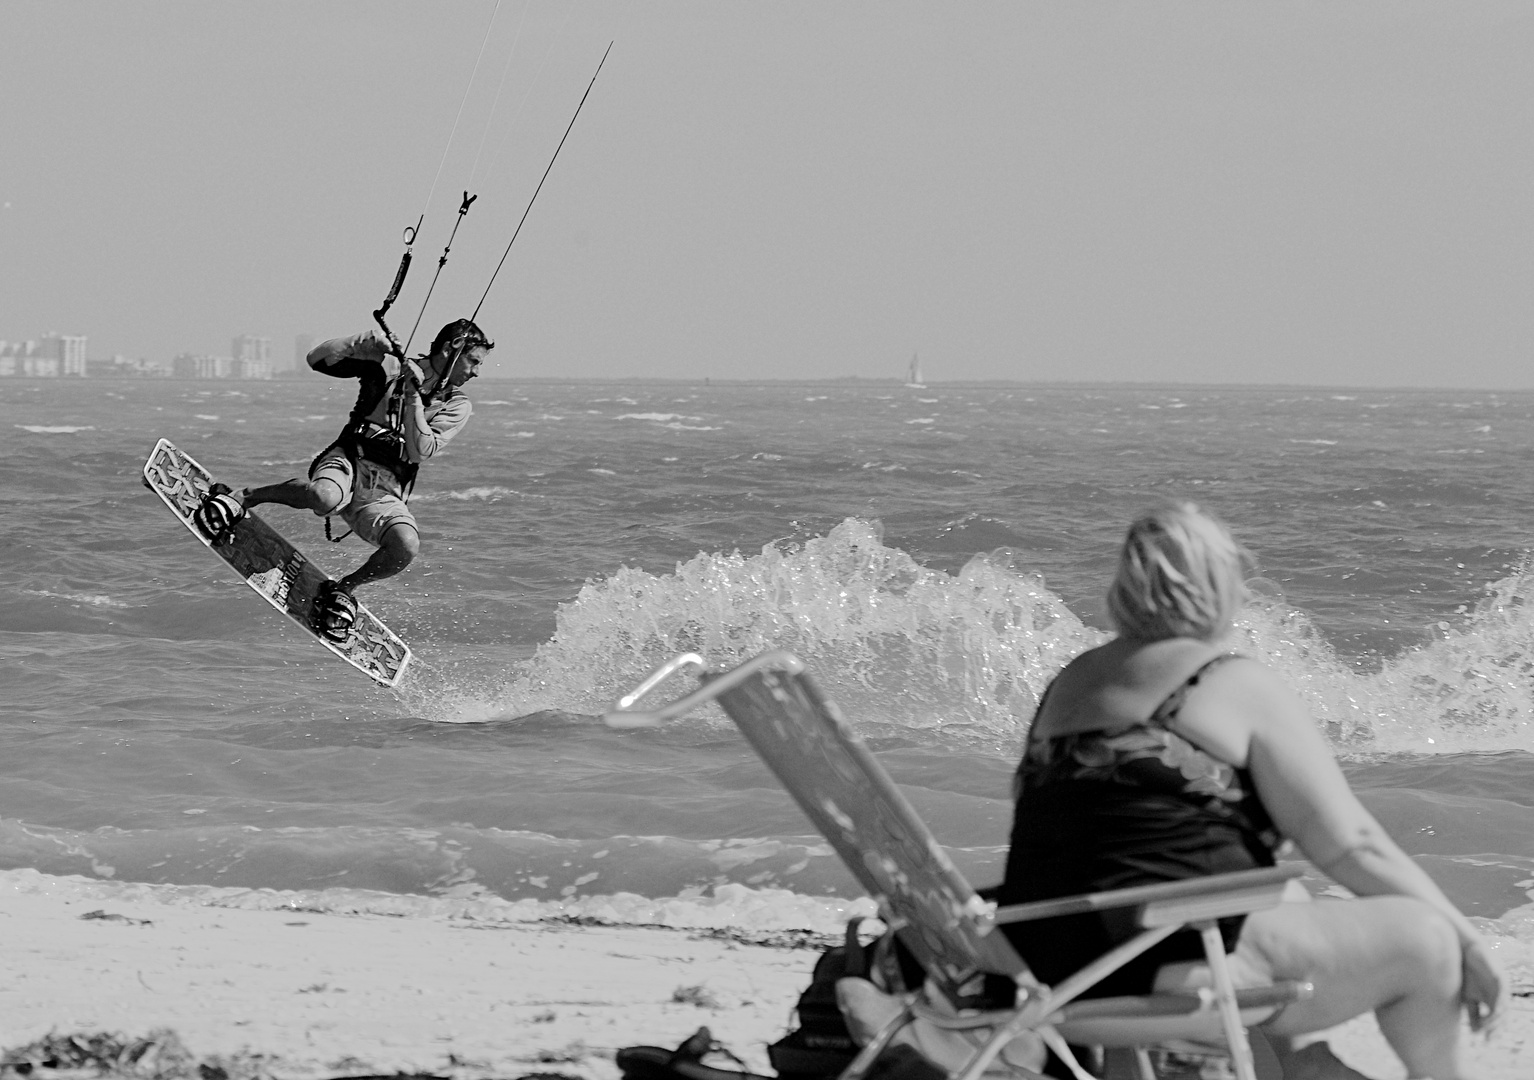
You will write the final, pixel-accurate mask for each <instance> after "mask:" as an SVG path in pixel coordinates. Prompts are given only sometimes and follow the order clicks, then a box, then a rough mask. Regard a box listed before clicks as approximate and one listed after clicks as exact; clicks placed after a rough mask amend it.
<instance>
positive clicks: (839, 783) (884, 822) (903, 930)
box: [604, 652, 1311, 1080]
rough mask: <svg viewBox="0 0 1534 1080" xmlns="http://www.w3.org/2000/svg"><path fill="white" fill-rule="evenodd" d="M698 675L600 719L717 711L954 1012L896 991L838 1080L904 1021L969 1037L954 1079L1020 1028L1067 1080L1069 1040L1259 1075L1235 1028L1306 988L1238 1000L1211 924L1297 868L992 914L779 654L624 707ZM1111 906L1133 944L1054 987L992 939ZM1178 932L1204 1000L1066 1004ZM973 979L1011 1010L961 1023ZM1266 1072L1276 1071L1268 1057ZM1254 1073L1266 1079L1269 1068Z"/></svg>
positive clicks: (1120, 1057)
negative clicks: (1185, 1047) (1196, 957)
mask: <svg viewBox="0 0 1534 1080" xmlns="http://www.w3.org/2000/svg"><path fill="white" fill-rule="evenodd" d="M704 667H705V664H704V661H703V659H702V657H700V656H698V655H697V654H695V653H687V654H684V655H681V656H678V657H676V658H675V659H673V660H671V661H669V662H668V663H666V664H664V665H662V666H661V667H660V668H659V669H657V670H656V671H655V672H654V673H652V674H651V675H650V677H649V678H647V679H646V680H645V681H644V682H643V683H642V684H641V685H640V686H639V687H638V688H637V689H636V690H635V691H634V692H633V693H632V694H630V695H628V696H626V697H624V698H621V699H620V700H619V701H618V702H617V703H616V704H615V705H614V707H613V709H612V710H611V711H610V712H608V713H607V714H606V715H605V716H604V720H605V721H606V722H607V723H608V724H609V725H610V726H612V727H648V726H656V725H659V724H662V723H664V722H665V721H667V720H669V719H672V718H675V717H677V716H680V715H682V714H683V713H685V712H687V711H689V710H690V709H693V708H695V707H697V706H698V705H700V704H702V703H703V702H705V701H709V700H717V701H718V702H719V705H720V706H721V707H722V708H723V709H724V711H725V712H726V713H727V714H728V715H729V716H730V718H731V719H733V720H734V721H735V723H736V725H737V726H738V727H739V728H740V730H741V732H742V733H743V734H744V735H745V736H746V739H747V740H748V741H749V742H750V743H751V745H752V746H753V747H754V748H755V749H756V752H757V753H758V754H759V755H760V756H761V758H762V759H763V761H765V762H766V763H767V765H768V767H769V768H770V769H771V770H772V771H773V773H775V774H776V775H777V777H778V779H779V780H780V781H781V782H782V783H783V786H784V787H786V788H787V789H788V791H789V793H790V794H791V795H792V796H793V797H794V799H795V801H796V802H797V803H798V804H799V806H800V808H801V809H802V810H803V811H804V813H805V814H806V815H808V817H809V818H810V820H811V821H812V822H813V823H814V824H815V827H816V828H817V829H819V830H820V832H821V833H822V834H823V835H824V836H825V838H826V839H827V840H828V841H830V843H831V845H832V846H833V847H834V848H835V849H836V851H837V853H838V854H839V855H840V856H841V858H842V861H843V862H845V863H846V864H847V868H848V869H849V870H851V872H852V874H853V875H854V876H855V877H856V878H857V879H858V881H859V883H861V884H862V886H863V887H864V888H865V889H866V890H867V891H868V894H869V895H870V896H871V897H872V898H873V899H874V901H875V902H876V903H877V904H878V906H879V912H880V917H881V919H882V920H883V922H884V923H885V925H886V926H887V927H889V928H890V929H891V930H892V931H893V932H894V933H895V934H896V935H897V937H898V938H899V940H900V942H901V943H902V944H903V945H904V946H905V947H906V948H907V949H908V950H909V951H910V952H911V953H912V954H913V955H914V956H915V958H916V959H917V960H918V961H920V963H921V965H922V967H923V968H924V969H925V971H926V973H927V979H928V983H929V985H930V986H932V987H933V988H934V989H935V990H936V991H938V992H939V993H940V994H941V995H942V997H943V998H946V999H947V1001H948V1003H950V1004H951V1005H952V1006H953V1008H952V1009H944V1010H938V1009H933V1008H932V1007H931V1006H930V1005H928V1004H924V1003H923V1002H922V1000H921V997H920V995H910V996H909V1000H907V1001H906V1002H905V1003H904V1004H903V1006H902V1007H901V1008H900V1010H899V1012H898V1013H897V1014H896V1015H895V1016H894V1017H893V1018H892V1019H891V1020H890V1021H889V1022H888V1023H886V1024H885V1025H884V1026H883V1028H882V1029H880V1030H879V1031H878V1033H877V1035H875V1036H874V1037H873V1039H872V1040H871V1041H870V1042H869V1043H868V1044H867V1045H866V1046H865V1047H864V1048H863V1049H862V1051H861V1052H860V1053H859V1054H858V1056H857V1057H856V1058H855V1059H854V1060H853V1062H852V1064H851V1065H849V1066H848V1068H847V1069H846V1071H844V1072H843V1073H842V1080H857V1078H859V1077H861V1076H862V1075H863V1074H864V1073H865V1072H866V1071H867V1070H868V1068H869V1066H870V1065H872V1063H873V1061H874V1059H875V1058H876V1057H877V1056H878V1055H879V1053H880V1052H881V1051H882V1050H883V1049H884V1047H885V1046H886V1045H888V1044H889V1042H890V1041H891V1040H892V1039H894V1038H895V1037H896V1036H897V1035H898V1034H899V1033H900V1031H901V1029H902V1028H903V1027H904V1026H905V1025H906V1024H908V1023H910V1022H911V1021H912V1020H913V1019H915V1018H918V1017H920V1018H922V1019H924V1020H927V1021H928V1022H930V1023H933V1024H936V1025H938V1026H939V1027H947V1028H949V1029H966V1030H971V1031H976V1030H979V1031H981V1036H980V1038H979V1039H977V1046H978V1048H977V1049H976V1050H975V1052H974V1054H973V1057H972V1058H971V1059H970V1060H969V1061H968V1062H966V1063H965V1064H964V1065H963V1066H962V1067H961V1068H959V1069H958V1070H957V1071H955V1072H954V1073H953V1076H954V1078H955V1080H976V1078H977V1077H979V1076H980V1074H981V1073H982V1072H984V1071H985V1070H986V1068H987V1066H989V1065H991V1063H992V1062H993V1061H994V1060H995V1059H996V1057H997V1055H998V1054H1000V1053H1001V1051H1002V1050H1003V1049H1004V1048H1005V1047H1006V1046H1007V1044H1008V1043H1009V1042H1011V1041H1012V1040H1013V1039H1015V1038H1017V1037H1018V1036H1020V1035H1022V1034H1024V1033H1026V1032H1034V1033H1036V1034H1037V1035H1038V1036H1039V1037H1041V1038H1042V1039H1043V1040H1044V1042H1045V1043H1046V1045H1048V1046H1049V1047H1050V1048H1051V1049H1052V1050H1054V1052H1055V1054H1056V1056H1058V1057H1059V1058H1061V1060H1062V1061H1064V1062H1065V1063H1066V1064H1067V1067H1069V1068H1070V1069H1071V1070H1072V1071H1073V1072H1074V1073H1075V1074H1076V1075H1077V1076H1078V1077H1082V1078H1086V1077H1088V1076H1089V1074H1088V1073H1086V1072H1085V1070H1084V1069H1082V1067H1081V1066H1080V1064H1079V1063H1078V1061H1077V1059H1076V1058H1075V1056H1074V1055H1073V1054H1072V1052H1071V1050H1070V1049H1069V1047H1070V1045H1076V1046H1088V1047H1101V1048H1105V1049H1108V1050H1117V1051H1118V1053H1117V1054H1110V1055H1109V1056H1108V1058H1107V1060H1109V1061H1110V1062H1113V1063H1114V1064H1113V1065H1111V1066H1110V1071H1111V1072H1117V1071H1118V1068H1119V1067H1120V1066H1124V1065H1127V1066H1128V1067H1129V1068H1130V1069H1132V1070H1135V1071H1136V1072H1137V1073H1138V1076H1139V1077H1140V1078H1142V1080H1155V1072H1154V1069H1153V1067H1152V1064H1151V1057H1150V1054H1149V1053H1148V1052H1147V1048H1148V1047H1154V1046H1166V1045H1178V1044H1187V1043H1193V1044H1197V1045H1200V1046H1202V1047H1204V1048H1205V1050H1206V1052H1208V1051H1207V1048H1208V1047H1209V1046H1211V1045H1214V1046H1223V1047H1225V1048H1226V1049H1227V1051H1228V1053H1229V1055H1230V1058H1231V1061H1232V1064H1233V1066H1234V1070H1235V1074H1236V1076H1237V1077H1238V1078H1239V1080H1258V1073H1257V1069H1256V1065H1255V1064H1254V1060H1253V1053H1252V1048H1251V1043H1250V1042H1249V1040H1248V1038H1247V1033H1246V1028H1247V1027H1248V1026H1249V1025H1252V1024H1256V1023H1260V1022H1261V1021H1263V1020H1265V1019H1267V1018H1268V1017H1270V1016H1271V1015H1273V1014H1274V1013H1275V1012H1276V1011H1277V1010H1278V1009H1279V1008H1281V1007H1282V1006H1283V1005H1285V1004H1287V1003H1288V1002H1291V1001H1294V1000H1298V999H1301V998H1304V997H1307V996H1309V994H1310V992H1311V988H1310V986H1309V984H1304V983H1285V984H1281V985H1278V986H1273V987H1263V988H1259V989H1255V990H1250V989H1249V990H1237V989H1236V988H1235V987H1234V985H1233V983H1232V980H1231V976H1230V972H1229V970H1228V967H1227V964H1226V957H1225V946H1224V942H1223V940H1222V939H1221V937H1220V932H1219V929H1218V926H1217V920H1219V919H1221V918H1225V917H1227V916H1231V915H1239V914H1246V913H1248V912H1252V911H1256V910H1260V909H1262V908H1265V907H1269V906H1272V905H1274V904H1277V903H1279V902H1280V900H1281V898H1282V895H1283V892H1284V887H1285V885H1286V883H1287V882H1288V881H1289V880H1290V879H1291V878H1294V877H1296V876H1298V874H1299V873H1300V870H1299V868H1297V867H1292V868H1282V867H1275V868H1272V869H1261V870H1248V871H1241V872H1238V873H1233V874H1223V875H1217V876H1213V877H1208V878H1200V879H1196V880H1189V881H1177V882H1170V883H1166V884H1160V885H1149V886H1137V887H1133V888H1127V889H1119V890H1114V891H1112V892H1102V893H1091V894H1086V895H1081V896H1072V897H1065V898H1061V899H1057V900H1045V901H1039V902H1035V903H1028V904H1019V905H1013V906H1009V907H1002V908H995V907H994V906H993V905H991V904H989V903H987V902H986V901H984V900H982V899H981V898H980V897H979V896H978V895H977V894H976V892H975V891H974V889H972V888H971V887H970V885H969V883H968V882H966V881H965V880H964V878H963V876H962V875H961V874H960V873H959V872H958V871H957V870H956V869H955V868H954V866H953V863H952V862H951V861H950V860H949V858H948V855H947V853H946V852H945V851H944V850H943V848H942V847H940V846H939V845H938V843H937V841H936V840H935V839H934V838H933V836H932V834H931V833H930V832H929V831H928V830H927V827H926V826H925V825H924V824H922V822H921V820H920V819H919V818H918V817H917V816H916V813H915V811H914V810H912V808H911V806H910V804H909V803H908V802H907V801H906V799H905V797H904V796H902V795H901V793H900V791H899V789H898V788H896V787H895V785H894V782H893V781H891V780H890V778H889V775H888V774H887V773H886V772H885V771H884V769H883V767H882V766H881V765H880V764H879V763H878V761H877V760H876V759H875V758H874V757H873V755H872V754H871V753H870V752H869V750H868V748H867V746H866V745H865V744H864V743H863V741H862V740H861V739H860V738H859V737H858V736H857V734H856V733H855V732H854V731H853V729H852V726H851V725H850V724H849V723H848V722H847V721H846V720H845V719H844V718H843V717H842V715H841V713H840V711H839V710H838V709H837V708H836V706H835V704H833V703H832V702H831V701H829V700H827V699H826V698H825V697H824V696H823V695H822V694H821V693H820V691H819V689H818V688H817V687H816V686H815V684H814V682H813V681H812V680H811V679H810V677H809V676H808V674H806V672H805V670H804V664H803V662H802V661H800V660H799V659H798V658H797V657H795V656H793V655H792V654H791V653H787V652H767V653H763V654H761V655H759V656H757V657H754V658H753V659H751V660H748V661H747V662H745V663H744V664H741V665H740V666H739V667H736V668H734V669H732V670H731V671H728V672H725V673H723V674H719V675H711V674H709V673H707V672H704V673H703V674H702V675H701V678H702V685H701V686H700V687H699V688H698V689H697V690H695V691H694V692H693V693H691V694H689V695H687V696H685V697H683V698H681V699H679V700H677V701H674V702H672V703H671V704H669V705H667V706H665V707H664V708H661V709H658V710H651V711H637V710H635V708H634V706H635V704H636V703H637V702H638V701H639V700H640V699H641V698H642V697H644V695H646V694H647V693H649V692H650V691H651V690H653V689H654V688H655V687H656V686H658V685H659V684H660V683H661V682H663V681H664V680H665V679H667V678H668V677H670V676H671V675H672V674H674V673H676V672H678V671H680V670H682V669H684V668H697V669H700V670H701V669H703V668H704ZM1118 908H1133V909H1134V910H1135V911H1136V912H1137V920H1138V925H1139V926H1140V928H1141V931H1140V933H1139V934H1138V935H1137V936H1135V937H1134V938H1132V939H1131V940H1129V941H1126V942H1124V943H1122V944H1120V945H1118V946H1117V947H1115V948H1114V949H1112V950H1111V951H1109V952H1108V953H1106V954H1105V955H1103V956H1101V957H1099V958H1098V959H1096V960H1094V961H1092V962H1091V963H1089V964H1088V965H1087V966H1086V967H1084V968H1082V969H1081V970H1080V971H1078V972H1076V973H1075V974H1073V975H1071V976H1069V977H1067V978H1066V979H1064V980H1062V981H1061V982H1059V983H1057V984H1055V985H1053V986H1045V985H1043V984H1042V983H1041V982H1039V981H1038V980H1037V979H1036V978H1035V977H1034V976H1033V975H1032V973H1031V972H1030V971H1029V969H1028V966H1027V964H1026V963H1024V961H1023V960H1022V958H1021V957H1019V956H1018V955H1017V953H1016V952H1015V951H1014V950H1013V948H1012V945H1011V943H1010V942H1009V941H1008V940H1007V937H1006V935H1004V934H1002V933H999V932H997V930H996V928H997V927H998V926H999V925H1001V924H1003V923H1007V922H1018V921H1024V920H1029V919H1042V918H1050V917H1053V916H1058V915H1069V914H1076V913H1081V912H1093V911H1103V910H1109V909H1118ZM1188 927H1191V928H1194V929H1196V930H1198V931H1199V932H1200V934H1201V935H1202V938H1203V942H1204V948H1205V952H1206V955H1207V956H1208V961H1209V966H1210V970H1211V974H1212V976H1213V981H1214V984H1215V985H1214V987H1213V988H1212V989H1210V990H1205V991H1201V992H1199V993H1187V994H1150V995H1144V996H1135V997H1112V998H1091V999H1086V1000H1077V999H1078V998H1079V997H1080V995H1081V994H1082V993H1083V992H1084V991H1086V990H1088V989H1090V988H1091V987H1092V986H1093V985H1094V984H1095V983H1097V982H1099V981H1100V980H1101V979H1102V978H1103V977H1105V976H1106V975H1108V974H1109V973H1111V972H1113V971H1115V970H1117V969H1118V968H1119V967H1121V966H1123V965H1124V964H1125V963H1127V962H1129V961H1130V960H1132V959H1134V958H1135V957H1136V956H1138V955H1140V954H1141V953H1143V952H1144V951H1145V950H1147V949H1149V948H1151V947H1152V946H1153V945H1155V944H1156V943H1157V942H1159V941H1162V940H1163V939H1165V938H1166V937H1168V936H1170V935H1171V934H1173V933H1176V932H1177V931H1178V930H1181V929H1184V928H1188ZM987 974H992V975H1005V976H1007V977H1009V978H1011V979H1012V980H1013V981H1014V982H1015V983H1016V985H1017V997H1016V1001H1015V1004H1014V1006H1013V1007H1012V1008H1009V1009H1006V1010H1002V1011H992V1012H989V1013H984V1014H980V1015H975V1014H973V1011H972V1010H965V1008H964V1006H965V1005H966V1004H967V1003H968V1002H969V1001H972V1000H973V999H972V997H971V994H972V992H973V990H974V988H975V986H976V984H977V983H978V982H980V981H982V980H983V977H984V976H985V975H987ZM966 1012H968V1013H969V1015H966ZM984 1029H989V1033H988V1034H985V1031H984ZM1125 1051H1132V1053H1128V1054H1126V1053H1125ZM1269 1065H1270V1066H1275V1067H1276V1062H1269ZM1012 1068H1013V1071H1014V1072H1020V1073H1021V1074H1022V1075H1025V1076H1038V1075H1039V1074H1038V1073H1033V1072H1031V1071H1030V1070H1028V1069H1026V1068H1019V1067H1017V1066H1015V1065H1014V1066H1012ZM1264 1073H1265V1074H1270V1075H1276V1073H1270V1069H1269V1068H1268V1067H1265V1068H1264ZM1119 1075H1134V1073H1129V1074H1124V1073H1119Z"/></svg>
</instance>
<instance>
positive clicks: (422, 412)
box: [400, 379, 474, 462]
mask: <svg viewBox="0 0 1534 1080" xmlns="http://www.w3.org/2000/svg"><path fill="white" fill-rule="evenodd" d="M400 411H401V416H400V429H401V433H402V434H403V435H404V436H405V454H406V456H408V457H409V458H410V460H411V461H414V462H422V461H425V460H426V459H427V458H429V457H431V456H432V455H433V454H436V453H438V452H440V451H441V449H442V448H443V447H444V446H446V445H447V443H448V440H449V439H451V438H452V437H453V436H454V435H457V434H458V432H459V431H460V430H462V428H463V426H464V425H465V424H467V423H468V422H469V415H470V414H471V413H472V412H473V411H474V406H473V405H471V404H470V403H469V399H468V398H467V397H466V396H465V395H463V394H458V395H456V396H455V397H453V399H452V400H450V401H446V402H444V403H443V404H442V407H441V408H440V409H438V410H437V411H436V412H435V413H433V414H432V417H431V419H430V420H427V419H426V407H425V406H424V405H423V404H422V403H421V393H420V391H419V390H418V389H417V388H416V386H415V384H414V383H412V382H410V381H409V380H408V379H407V380H406V381H405V401H404V408H403V409H401V410H400Z"/></svg>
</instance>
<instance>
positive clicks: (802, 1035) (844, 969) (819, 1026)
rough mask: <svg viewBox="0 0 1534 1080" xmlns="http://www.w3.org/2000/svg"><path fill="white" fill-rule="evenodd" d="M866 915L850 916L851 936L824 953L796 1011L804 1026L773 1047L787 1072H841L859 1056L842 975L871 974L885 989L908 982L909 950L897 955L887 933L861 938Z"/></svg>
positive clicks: (781, 1071)
mask: <svg viewBox="0 0 1534 1080" xmlns="http://www.w3.org/2000/svg"><path fill="white" fill-rule="evenodd" d="M861 922H862V920H861V919H850V920H848V922H847V937H846V940H845V941H844V942H843V943H842V944H841V945H835V946H833V947H831V948H829V949H827V950H826V951H825V952H823V953H821V954H820V957H819V959H817V960H816V961H815V970H814V972H813V973H812V974H811V975H810V985H809V987H808V988H807V989H806V990H805V991H804V993H802V994H800V995H799V1003H798V1005H796V1006H795V1007H794V1011H795V1012H796V1013H797V1014H798V1016H799V1027H798V1029H797V1030H795V1031H791V1032H789V1033H788V1034H787V1035H785V1036H783V1038H781V1039H779V1040H778V1041H777V1042H775V1043H773V1044H772V1045H771V1046H769V1047H767V1059H768V1060H769V1061H771V1062H772V1067H773V1068H774V1069H775V1070H777V1073H778V1075H779V1076H781V1077H786V1078H793V1080H821V1078H823V1077H827V1076H835V1075H836V1074H837V1073H839V1072H841V1071H842V1070H843V1069H845V1068H846V1067H847V1064H848V1063H849V1062H850V1061H851V1060H852V1059H853V1058H854V1057H856V1056H857V1052H858V1044H857V1043H855V1042H853V1041H852V1034H851V1033H850V1032H849V1031H848V1030H847V1022H846V1021H845V1020H843V1019H842V1010H841V1008H840V1007H839V1006H838V1005H837V1004H836V981H837V980H838V979H842V978H847V977H849V976H855V977H857V978H860V979H868V980H869V981H870V982H872V983H874V985H876V986H878V987H880V988H881V989H883V990H886V991H890V992H898V991H901V990H903V989H904V988H905V982H904V977H903V975H902V970H901V969H902V967H903V966H904V965H903V964H902V961H903V960H904V959H905V957H903V956H898V955H896V949H895V947H893V946H891V945H890V942H891V940H892V938H891V937H890V935H888V934H886V935H885V936H884V937H882V938H880V939H879V940H877V941H874V942H871V943H870V944H868V945H864V944H862V943H861V942H859V941H858V926H859V924H860V923H861ZM902 951H903V950H902Z"/></svg>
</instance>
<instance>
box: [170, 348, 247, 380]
mask: <svg viewBox="0 0 1534 1080" xmlns="http://www.w3.org/2000/svg"><path fill="white" fill-rule="evenodd" d="M170 369H171V374H173V375H175V377H176V378H178V379H227V378H229V376H230V375H231V374H232V373H233V370H234V357H232V356H197V355H195V354H193V353H182V354H180V355H179V356H177V357H176V358H175V359H174V360H172V361H171V362H170Z"/></svg>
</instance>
